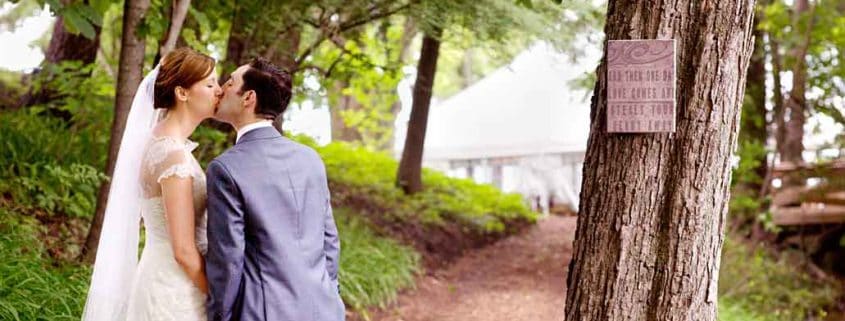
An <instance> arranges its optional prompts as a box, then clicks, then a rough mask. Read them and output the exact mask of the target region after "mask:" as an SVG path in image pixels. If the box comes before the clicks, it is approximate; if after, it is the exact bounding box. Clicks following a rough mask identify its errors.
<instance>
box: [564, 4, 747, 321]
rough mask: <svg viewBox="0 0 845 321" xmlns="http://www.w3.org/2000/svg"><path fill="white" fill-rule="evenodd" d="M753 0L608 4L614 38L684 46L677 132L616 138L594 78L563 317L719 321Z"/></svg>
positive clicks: (602, 88) (603, 86)
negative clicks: (733, 162) (719, 294)
mask: <svg viewBox="0 0 845 321" xmlns="http://www.w3.org/2000/svg"><path fill="white" fill-rule="evenodd" d="M753 12H754V1H753V0H741V1H727V2H726V1H717V0H667V1H663V2H659V3H657V4H655V3H651V2H647V1H640V2H635V1H611V2H610V3H609V5H608V13H607V25H606V27H605V34H607V39H676V41H677V54H678V56H677V66H678V68H677V82H676V84H677V94H676V99H677V113H678V115H677V117H676V120H677V128H676V132H675V133H674V134H669V133H659V134H610V133H607V132H606V131H605V128H606V127H607V126H606V125H607V119H606V110H607V108H606V107H607V98H606V95H607V78H606V72H607V65H606V62H603V63H602V64H601V65H600V66H599V68H598V70H597V76H598V82H597V84H596V88H595V92H594V96H593V105H592V117H591V119H592V123H591V130H590V138H589V142H588V146H587V153H586V157H585V162H584V178H583V182H584V185H583V189H582V191H581V202H580V210H579V216H578V227H577V231H576V235H575V242H574V249H573V259H572V262H571V263H570V271H569V277H568V290H567V291H568V293H567V298H566V320H567V321H576V320H578V321H581V320H596V321H598V320H601V321H616V320H643V321H669V320H677V321H698V320H707V321H711V320H716V305H717V303H716V301H717V285H718V276H719V260H720V253H721V248H722V241H723V222H724V220H725V216H726V213H727V209H728V206H727V202H728V198H729V188H730V174H731V162H730V158H731V153H732V152H733V151H734V148H735V146H736V137H737V132H738V129H739V114H740V108H741V106H742V100H743V95H744V90H745V75H746V71H747V67H748V61H749V58H750V57H751V54H752V51H753V45H752V42H753V36H752V27H753V23H752V17H753Z"/></svg>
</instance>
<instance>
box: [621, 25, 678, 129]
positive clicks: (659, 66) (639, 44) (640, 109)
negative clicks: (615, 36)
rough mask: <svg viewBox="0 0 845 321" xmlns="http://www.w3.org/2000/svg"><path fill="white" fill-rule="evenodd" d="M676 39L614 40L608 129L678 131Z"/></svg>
mask: <svg viewBox="0 0 845 321" xmlns="http://www.w3.org/2000/svg"><path fill="white" fill-rule="evenodd" d="M675 83H676V82H675V41H674V40H610V41H609V42H608V45H607V131H608V132H611V133H657V132H674V131H675Z"/></svg>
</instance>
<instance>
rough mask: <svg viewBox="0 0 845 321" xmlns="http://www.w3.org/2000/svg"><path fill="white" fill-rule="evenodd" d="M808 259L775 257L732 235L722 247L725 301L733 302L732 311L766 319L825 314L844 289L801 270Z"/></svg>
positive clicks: (721, 285) (788, 320)
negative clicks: (753, 248)
mask: <svg viewBox="0 0 845 321" xmlns="http://www.w3.org/2000/svg"><path fill="white" fill-rule="evenodd" d="M806 260H808V259H807V258H805V257H804V256H802V255H789V252H784V253H781V256H780V258H778V259H775V258H772V257H771V256H769V255H768V254H767V253H765V252H764V251H763V250H759V249H758V250H752V249H749V248H747V246H746V245H745V244H743V243H741V242H740V241H738V240H735V239H732V238H730V237H728V238H727V239H726V240H725V244H724V247H723V249H722V264H721V270H720V273H719V278H720V280H719V293H720V299H721V302H729V305H728V306H727V307H726V310H727V311H728V313H737V312H736V311H745V312H743V313H745V314H747V315H757V316H760V320H766V321H768V320H783V321H794V320H804V319H805V318H806V317H807V316H810V315H824V314H825V311H824V310H823V309H824V308H825V307H831V306H833V304H834V303H835V302H836V298H837V296H838V295H840V290H839V289H838V288H837V287H836V286H835V285H834V284H830V283H825V282H822V281H819V280H816V279H814V278H812V277H811V276H810V275H808V274H807V273H805V272H804V271H803V270H801V269H800V266H802V262H805V261H806ZM723 320H730V319H723ZM738 320H739V319H738ZM743 320H744V319H743Z"/></svg>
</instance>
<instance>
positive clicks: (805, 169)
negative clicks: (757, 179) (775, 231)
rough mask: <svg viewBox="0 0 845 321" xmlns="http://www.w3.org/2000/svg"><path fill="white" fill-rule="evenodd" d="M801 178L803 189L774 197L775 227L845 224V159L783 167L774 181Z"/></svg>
mask: <svg viewBox="0 0 845 321" xmlns="http://www.w3.org/2000/svg"><path fill="white" fill-rule="evenodd" d="M787 177H801V178H805V179H807V181H808V184H805V185H804V186H787V187H783V188H779V189H776V190H775V191H774V193H773V194H772V208H771V210H772V219H773V222H774V223H775V224H776V225H781V226H788V225H810V224H835V223H845V159H837V160H834V161H831V162H825V163H821V164H803V165H795V164H791V163H781V164H779V165H777V166H775V168H774V169H773V170H772V179H773V180H774V179H781V180H783V179H784V178H787Z"/></svg>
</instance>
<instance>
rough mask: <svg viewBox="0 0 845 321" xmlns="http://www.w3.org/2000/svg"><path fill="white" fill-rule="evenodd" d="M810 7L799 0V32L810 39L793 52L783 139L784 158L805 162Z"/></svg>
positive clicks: (793, 181)
mask: <svg viewBox="0 0 845 321" xmlns="http://www.w3.org/2000/svg"><path fill="white" fill-rule="evenodd" d="M809 9H810V6H809V3H808V2H807V0H797V1H795V17H794V18H793V21H794V23H793V25H794V27H795V29H796V30H798V31H799V32H802V31H803V32H806V39H802V40H803V41H801V42H800V43H799V44H798V45H796V46H795V47H794V48H793V49H792V56H793V57H795V64H794V65H793V66H792V90H791V91H790V92H789V97H788V99H787V100H786V102H785V103H786V104H785V105H784V108H785V111H786V113H785V116H787V117H788V118H787V119H786V121H785V122H786V124H785V127H784V131H785V133H784V140H783V155H782V158H781V160H783V161H786V162H790V163H794V164H803V163H804V157H803V156H802V155H801V154H802V153H803V152H804V124H805V123H806V119H807V117H806V112H807V101H806V98H805V93H806V91H807V63H806V62H805V61H804V59H805V57H806V56H807V49H808V48H809V46H810V31H811V30H812V18H811V19H809V20H810V22H809V23H807V24H806V25H804V24H803V23H801V19H802V15H804V14H806V13H807V12H808V10H809ZM802 182H803V180H802V179H799V178H796V179H787V180H785V181H784V183H785V185H792V183H794V184H801V183H802Z"/></svg>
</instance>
